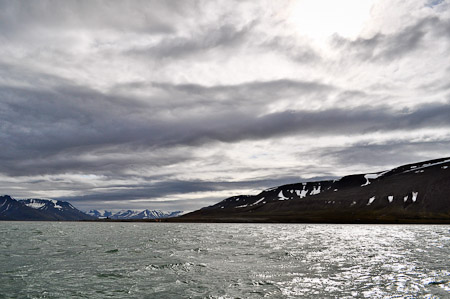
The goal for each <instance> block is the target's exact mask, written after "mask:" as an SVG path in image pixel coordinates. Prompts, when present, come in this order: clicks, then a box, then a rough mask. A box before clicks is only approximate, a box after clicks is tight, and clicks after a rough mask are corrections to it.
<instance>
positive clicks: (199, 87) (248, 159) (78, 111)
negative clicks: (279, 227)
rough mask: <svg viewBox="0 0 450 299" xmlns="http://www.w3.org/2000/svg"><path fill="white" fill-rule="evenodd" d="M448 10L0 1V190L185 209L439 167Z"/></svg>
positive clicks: (449, 47)
mask: <svg viewBox="0 0 450 299" xmlns="http://www.w3.org/2000/svg"><path fill="white" fill-rule="evenodd" d="M449 57H450V3H449V1H448V0H402V1H400V0H389V1H387V0H386V1H385V0H380V1H376V0H341V1H335V0H323V1H313V0H297V1H296V0H280V1H272V0H267V1H265V0H260V1H259V0H256V1H254V0H252V1H244V0H239V1H232V0H227V1H222V0H207V1H206V0H205V1H203V0H192V1H185V0H179V1H177V0H172V1H152V0H150V1H126V0H125V1H92V0H89V1H70V0H68V1H56V0H55V1H41V0H36V1H0V148H1V150H0V193H1V194H9V195H11V196H13V197H15V198H31V197H33V198H52V199H59V200H66V201H70V202H71V203H72V204H73V205H74V206H75V207H77V208H79V209H81V210H89V209H146V208H148V209H161V210H166V211H173V210H184V211H192V210H195V209H198V208H201V207H204V206H208V205H211V204H214V203H216V202H218V201H220V200H222V199H224V198H227V197H230V196H234V195H239V194H257V193H259V192H260V191H261V190H262V189H266V188H269V187H273V186H278V185H282V184H287V183H296V182H302V181H311V180H321V179H332V178H337V177H340V176H344V175H348V174H354V173H367V172H376V171H382V170H385V169H390V168H393V167H395V166H399V165H402V164H406V163H412V162H418V161H422V160H428V159H434V158H441V157H447V156H450V79H449V78H450V58H449Z"/></svg>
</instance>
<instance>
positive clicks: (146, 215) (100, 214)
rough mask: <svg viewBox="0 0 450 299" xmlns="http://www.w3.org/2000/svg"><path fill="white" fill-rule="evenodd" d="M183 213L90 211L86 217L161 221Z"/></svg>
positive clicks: (146, 210)
mask: <svg viewBox="0 0 450 299" xmlns="http://www.w3.org/2000/svg"><path fill="white" fill-rule="evenodd" d="M182 213H183V211H174V212H163V211H160V210H148V209H145V210H120V211H115V212H113V211H107V210H90V211H89V212H87V214H88V215H91V216H94V217H97V218H110V219H161V218H169V217H177V216H179V215H181V214H182Z"/></svg>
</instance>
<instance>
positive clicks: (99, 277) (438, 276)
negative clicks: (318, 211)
mask: <svg viewBox="0 0 450 299" xmlns="http://www.w3.org/2000/svg"><path fill="white" fill-rule="evenodd" d="M0 241H1V243H0V297H2V298H105V297H114V298H189V297H192V298H205V297H206V298H261V297H268V298H293V297H303V298H450V282H449V281H450V259H449V256H450V246H449V245H450V226H428V225H398V226H395V225H309V224H290V225H285V224H170V223H69V222H65V223H55V222H0Z"/></svg>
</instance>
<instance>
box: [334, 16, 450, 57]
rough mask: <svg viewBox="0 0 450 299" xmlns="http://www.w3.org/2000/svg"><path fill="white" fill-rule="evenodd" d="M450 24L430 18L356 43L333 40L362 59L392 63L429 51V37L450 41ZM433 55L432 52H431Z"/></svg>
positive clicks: (357, 40) (353, 41)
mask: <svg viewBox="0 0 450 299" xmlns="http://www.w3.org/2000/svg"><path fill="white" fill-rule="evenodd" d="M449 32H450V22H449V20H446V19H440V18H439V17H427V18H424V19H421V20H418V21H417V23H416V24H414V25H411V26H408V27H406V28H404V29H403V30H402V31H399V32H396V33H392V34H381V33H377V34H375V35H374V36H373V37H370V38H357V39H355V40H348V39H344V38H342V37H339V36H335V37H334V41H333V42H334V45H335V46H337V47H340V48H342V49H343V50H344V51H346V52H349V53H351V54H352V55H355V56H356V57H358V58H360V59H362V60H370V61H373V62H387V63H388V62H390V61H392V60H394V59H401V58H403V57H407V55H408V53H410V52H413V51H416V50H418V49H419V48H423V49H426V40H425V37H426V36H427V35H429V36H431V38H433V39H446V40H448V39H449V38H450V34H449ZM430 55H433V53H430Z"/></svg>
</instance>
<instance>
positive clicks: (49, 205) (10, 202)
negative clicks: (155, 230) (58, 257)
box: [0, 195, 183, 221]
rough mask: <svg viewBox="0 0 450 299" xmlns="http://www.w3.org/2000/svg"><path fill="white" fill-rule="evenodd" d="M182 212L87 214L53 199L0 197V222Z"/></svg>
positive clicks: (162, 215) (160, 215) (159, 215)
mask: <svg viewBox="0 0 450 299" xmlns="http://www.w3.org/2000/svg"><path fill="white" fill-rule="evenodd" d="M182 213H183V212H182V211H176V212H167V213H165V212H161V211H150V210H141V211H133V210H122V211H119V212H116V213H113V212H110V211H105V210H102V211H98V210H91V211H89V212H88V213H83V212H82V211H80V210H78V209H76V208H75V207H74V206H72V205H71V204H70V203H68V202H66V201H60V200H54V199H37V198H33V199H22V200H16V199H14V198H12V197H11V196H9V195H4V196H0V220H24V221H26V220H41V221H54V220H56V221H78V220H96V219H101V218H110V219H122V220H125V219H159V218H168V217H176V216H178V215H181V214H182Z"/></svg>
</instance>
